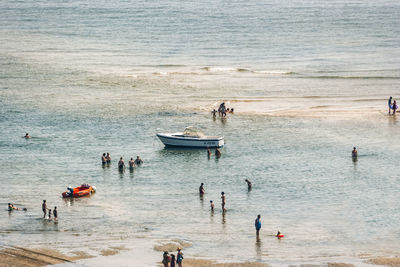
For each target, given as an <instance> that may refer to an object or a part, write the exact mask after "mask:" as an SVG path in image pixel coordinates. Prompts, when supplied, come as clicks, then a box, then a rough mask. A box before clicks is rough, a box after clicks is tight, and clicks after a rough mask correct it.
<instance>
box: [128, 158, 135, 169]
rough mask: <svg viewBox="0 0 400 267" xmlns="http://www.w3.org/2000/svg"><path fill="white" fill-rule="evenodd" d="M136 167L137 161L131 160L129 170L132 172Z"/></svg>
mask: <svg viewBox="0 0 400 267" xmlns="http://www.w3.org/2000/svg"><path fill="white" fill-rule="evenodd" d="M135 166H136V165H135V161H134V160H133V158H131V160H130V161H129V169H131V170H132V169H133V168H134V167H135Z"/></svg>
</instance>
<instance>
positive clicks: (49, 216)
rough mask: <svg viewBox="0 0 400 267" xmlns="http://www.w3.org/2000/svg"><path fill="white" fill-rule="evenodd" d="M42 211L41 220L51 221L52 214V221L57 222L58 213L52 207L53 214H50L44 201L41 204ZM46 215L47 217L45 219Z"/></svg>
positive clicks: (55, 208)
mask: <svg viewBox="0 0 400 267" xmlns="http://www.w3.org/2000/svg"><path fill="white" fill-rule="evenodd" d="M42 211H43V218H44V219H49V220H51V215H52V214H53V216H54V221H57V220H58V211H57V207H54V209H53V212H51V209H48V208H47V203H46V200H43V203H42ZM46 215H47V217H46Z"/></svg>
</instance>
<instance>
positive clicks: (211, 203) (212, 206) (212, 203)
mask: <svg viewBox="0 0 400 267" xmlns="http://www.w3.org/2000/svg"><path fill="white" fill-rule="evenodd" d="M210 208H211V212H214V202H213V201H212V200H210Z"/></svg>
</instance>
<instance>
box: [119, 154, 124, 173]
mask: <svg viewBox="0 0 400 267" xmlns="http://www.w3.org/2000/svg"><path fill="white" fill-rule="evenodd" d="M118 169H120V170H123V169H125V162H124V160H123V159H122V157H121V158H120V159H119V161H118Z"/></svg>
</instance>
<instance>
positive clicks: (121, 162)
mask: <svg viewBox="0 0 400 267" xmlns="http://www.w3.org/2000/svg"><path fill="white" fill-rule="evenodd" d="M101 164H102V165H103V166H104V165H106V164H107V165H110V164H111V155H110V153H107V154H106V153H103V155H102V156H101ZM142 164H143V160H142V159H141V158H140V157H139V156H137V157H136V159H135V160H134V159H133V158H131V160H130V161H129V162H128V165H129V169H130V170H133V168H135V167H136V166H140V165H142ZM125 168H126V166H125V161H124V159H123V158H122V157H120V158H119V161H118V169H119V170H120V171H122V170H124V169H125Z"/></svg>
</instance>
